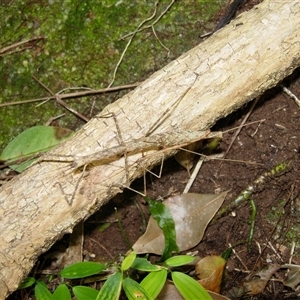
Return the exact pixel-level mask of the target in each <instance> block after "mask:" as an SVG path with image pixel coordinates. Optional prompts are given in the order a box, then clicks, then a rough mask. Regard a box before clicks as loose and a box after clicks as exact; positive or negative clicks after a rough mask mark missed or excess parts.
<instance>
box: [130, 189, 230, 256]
mask: <svg viewBox="0 0 300 300" xmlns="http://www.w3.org/2000/svg"><path fill="white" fill-rule="evenodd" d="M226 194H227V192H224V193H221V194H219V195H215V194H193V193H190V194H182V195H178V196H174V197H170V198H168V199H167V200H166V201H164V204H165V205H166V206H167V207H168V208H169V210H170V212H171V214H172V217H173V220H174V223H175V229H176V242H177V245H178V247H179V250H180V251H184V250H188V249H190V248H192V247H194V246H195V245H197V244H198V243H199V242H200V241H201V239H202V237H203V234H204V232H205V229H206V227H207V225H208V223H209V222H210V220H211V219H212V218H213V216H214V215H215V214H216V212H217V211H218V209H219V208H220V206H221V205H222V203H223V201H224V199H225V197H226ZM133 249H134V250H135V251H136V252H137V253H138V254H141V253H155V254H158V255H161V254H162V252H163V250H164V236H163V233H162V230H161V229H160V228H159V226H158V225H157V223H156V221H155V220H154V219H153V218H152V217H150V219H149V223H148V226H147V229H146V232H145V233H144V235H143V236H141V237H140V238H139V239H138V241H137V242H136V243H135V244H134V245H133Z"/></svg>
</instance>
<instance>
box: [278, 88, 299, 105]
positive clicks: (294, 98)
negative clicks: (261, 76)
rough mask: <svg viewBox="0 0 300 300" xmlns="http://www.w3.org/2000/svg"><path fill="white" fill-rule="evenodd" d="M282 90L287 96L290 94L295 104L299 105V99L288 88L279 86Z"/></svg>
mask: <svg viewBox="0 0 300 300" xmlns="http://www.w3.org/2000/svg"><path fill="white" fill-rule="evenodd" d="M281 87H282V90H283V92H284V93H286V94H287V95H288V96H290V97H291V98H292V99H293V100H294V101H295V102H296V104H297V105H298V106H299V107H300V100H299V99H298V97H297V96H296V95H295V94H293V93H292V92H291V91H290V90H289V89H288V88H286V87H285V86H283V85H282V86H281Z"/></svg>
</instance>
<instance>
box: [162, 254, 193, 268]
mask: <svg viewBox="0 0 300 300" xmlns="http://www.w3.org/2000/svg"><path fill="white" fill-rule="evenodd" d="M194 260H195V257H193V256H190V255H176V256H173V257H170V258H168V259H167V260H166V261H165V263H166V265H167V266H170V267H179V266H183V265H187V264H189V263H191V262H193V261H194Z"/></svg>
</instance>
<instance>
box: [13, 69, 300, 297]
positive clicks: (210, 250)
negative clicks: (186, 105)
mask: <svg viewBox="0 0 300 300" xmlns="http://www.w3.org/2000/svg"><path fill="white" fill-rule="evenodd" d="M282 85H283V86H285V87H287V88H288V89H289V90H291V91H292V92H293V93H294V94H295V95H297V96H298V97H299V95H300V69H298V70H296V71H295V72H294V74H293V75H292V76H290V78H287V79H286V80H285V81H284V82H283V83H282ZM251 105H252V103H249V104H248V105H247V106H245V107H243V108H242V109H240V110H239V111H237V112H235V113H233V114H231V115H229V116H228V117H226V118H225V119H222V120H220V121H219V122H218V123H217V124H216V125H215V126H214V128H212V130H218V131H219V130H221V131H223V132H224V135H223V139H222V141H221V143H220V145H219V147H218V149H217V151H218V152H225V151H226V150H227V148H228V146H229V144H230V142H231V138H232V136H233V135H234V133H235V130H234V129H233V128H236V127H238V126H239V125H240V124H241V122H242V121H243V118H244V117H245V115H246V114H247V113H248V111H249V110H250V107H251ZM299 116H300V107H299V106H297V105H296V104H295V102H294V100H292V99H291V98H290V97H289V96H287V95H286V94H285V93H283V92H282V88H281V87H280V86H278V87H276V88H274V89H272V90H269V91H268V92H267V93H265V94H264V95H263V96H261V97H260V98H259V100H258V102H257V104H256V105H255V107H254V110H253V112H252V113H251V114H250V116H249V118H248V120H247V122H246V123H251V122H256V123H253V124H251V125H247V126H245V127H243V129H242V130H241V132H240V133H239V135H238V137H237V139H236V140H235V142H234V144H233V146H232V148H231V149H230V150H229V153H228V155H227V156H226V159H225V160H223V161H221V162H220V161H218V160H209V161H206V162H205V163H204V164H203V166H202V168H201V170H200V172H199V174H198V176H197V178H196V181H195V182H194V184H193V186H192V188H191V190H190V192H194V193H216V192H218V193H219V192H222V191H229V193H228V195H227V197H226V199H225V203H224V205H223V206H225V205H227V204H229V203H230V202H232V201H233V200H234V199H235V197H237V196H238V195H239V194H240V193H241V192H242V191H243V190H245V189H246V188H247V187H248V186H249V185H253V183H254V181H255V179H257V178H258V177H259V176H261V175H263V174H264V173H265V172H266V171H270V170H271V169H272V168H274V167H276V166H278V165H279V164H281V163H283V162H285V163H288V164H289V166H288V168H287V169H286V170H285V171H284V172H279V173H277V174H274V175H272V176H266V177H265V180H264V182H263V183H261V184H259V185H258V186H257V187H256V188H255V190H254V192H253V195H252V197H251V198H252V199H253V200H254V202H255V205H256V209H257V215H256V219H255V230H254V236H253V241H252V244H251V251H250V252H248V251H247V239H248V235H249V229H250V225H249V218H250V215H251V207H250V204H249V202H248V201H245V202H243V203H242V204H241V205H239V206H238V207H237V208H235V209H234V214H233V213H230V212H228V213H227V214H226V215H225V216H223V217H222V218H220V219H218V220H217V221H216V222H214V223H213V224H211V225H209V226H208V228H207V230H206V233H205V235H204V238H203V239H202V241H201V242H200V243H199V244H198V245H197V246H196V247H195V248H194V249H191V250H192V251H198V255H199V256H200V257H204V256H208V255H215V254H216V255H220V254H222V253H223V252H224V251H225V250H226V249H228V248H229V247H230V245H231V246H232V247H233V249H234V251H235V252H234V253H232V254H231V256H230V258H229V260H228V264H227V269H226V271H225V277H224V287H223V289H222V292H221V293H222V294H226V293H228V292H229V291H232V288H233V287H236V288H239V287H241V285H242V284H243V282H245V280H246V277H247V276H248V274H249V272H256V271H258V270H260V269H261V268H262V267H264V266H266V265H268V264H275V263H278V264H281V265H282V264H285V263H289V261H290V262H291V263H294V264H297V265H299V264H300V252H299V249H300V242H299V241H300V233H299V232H300V222H299V216H300V185H299V183H300V181H299V172H300V144H299V141H300V123H299ZM257 121H261V122H257ZM254 163H255V164H254ZM156 171H157V172H158V169H157V170H156ZM187 181H188V173H187V171H186V170H185V169H183V168H182V167H181V166H180V165H179V164H178V163H177V162H176V161H175V159H174V158H171V159H169V160H168V161H165V162H164V167H163V172H162V176H161V178H156V177H155V176H153V175H150V174H148V175H147V194H148V195H149V196H151V197H152V198H158V197H164V196H166V195H168V194H169V193H170V191H172V192H173V193H175V192H177V193H181V192H182V191H183V189H184V187H185V184H186V183H187ZM132 187H133V188H134V189H136V190H142V189H143V180H141V179H140V180H138V181H136V182H134V184H133V185H132ZM115 207H116V208H117V210H118V214H119V216H120V220H121V222H122V226H123V227H124V230H125V232H126V234H127V236H128V238H129V240H130V242H131V243H132V244H133V243H134V242H135V241H136V240H137V239H138V238H139V237H140V236H141V234H142V233H143V232H144V230H145V226H146V224H145V219H144V216H145V217H146V219H147V218H148V216H149V213H148V208H147V206H146V205H145V203H144V200H143V198H142V197H141V196H139V195H137V194H136V193H134V192H132V191H125V192H124V193H123V194H122V195H119V196H117V197H115V198H114V199H112V200H111V201H110V202H109V203H108V204H107V205H105V206H104V207H103V208H102V209H101V210H100V211H99V212H98V213H96V214H95V215H93V216H92V217H91V218H89V219H88V220H87V221H86V222H85V224H84V249H83V250H84V254H85V257H86V258H89V259H90V260H94V261H101V262H107V261H116V260H118V257H119V256H120V255H124V254H125V253H126V252H127V251H128V249H129V246H128V245H127V243H126V241H125V240H124V238H123V236H122V234H121V231H120V229H119V226H118V222H117V218H116V214H115V209H114V208H115ZM106 223H108V224H109V225H110V226H109V227H108V228H107V229H105V230H104V231H103V232H100V231H99V227H100V226H101V225H102V224H106ZM187 230H189V228H187ZM293 242H294V243H296V247H295V250H294V252H293V253H292V254H291V248H292V243H293ZM56 247H57V246H56ZM51 251H53V249H52V250H51ZM51 251H50V252H51ZM91 257H93V258H91ZM40 262H43V258H41V259H40ZM58 267H59V266H58ZM38 268H39V267H38ZM285 275H286V273H285V272H283V271H280V272H277V273H276V274H275V276H274V277H273V279H272V280H270V281H269V282H268V283H267V285H266V287H265V288H264V289H263V290H262V292H261V293H259V294H258V295H256V296H253V297H252V298H251V299H297V294H296V292H295V291H294V290H292V289H291V288H288V287H286V286H285V285H284V284H283V283H282V280H283V278H284V276H285ZM23 297H24V298H22V299H28V298H25V296H24V295H23ZM230 298H231V299H234V298H235V297H234V296H233V295H232V294H231V295H230ZM10 299H20V294H14V295H13V296H11V297H10ZM248 299H250V298H248Z"/></svg>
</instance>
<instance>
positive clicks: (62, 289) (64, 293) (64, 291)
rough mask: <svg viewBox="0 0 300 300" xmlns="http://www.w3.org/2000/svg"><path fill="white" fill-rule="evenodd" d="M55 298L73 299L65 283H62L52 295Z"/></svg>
mask: <svg viewBox="0 0 300 300" xmlns="http://www.w3.org/2000/svg"><path fill="white" fill-rule="evenodd" d="M52 299H53V300H71V294H70V291H69V289H68V287H67V286H66V285H65V284H60V285H59V286H58V287H57V288H56V290H55V291H54V293H53V295H52Z"/></svg>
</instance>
